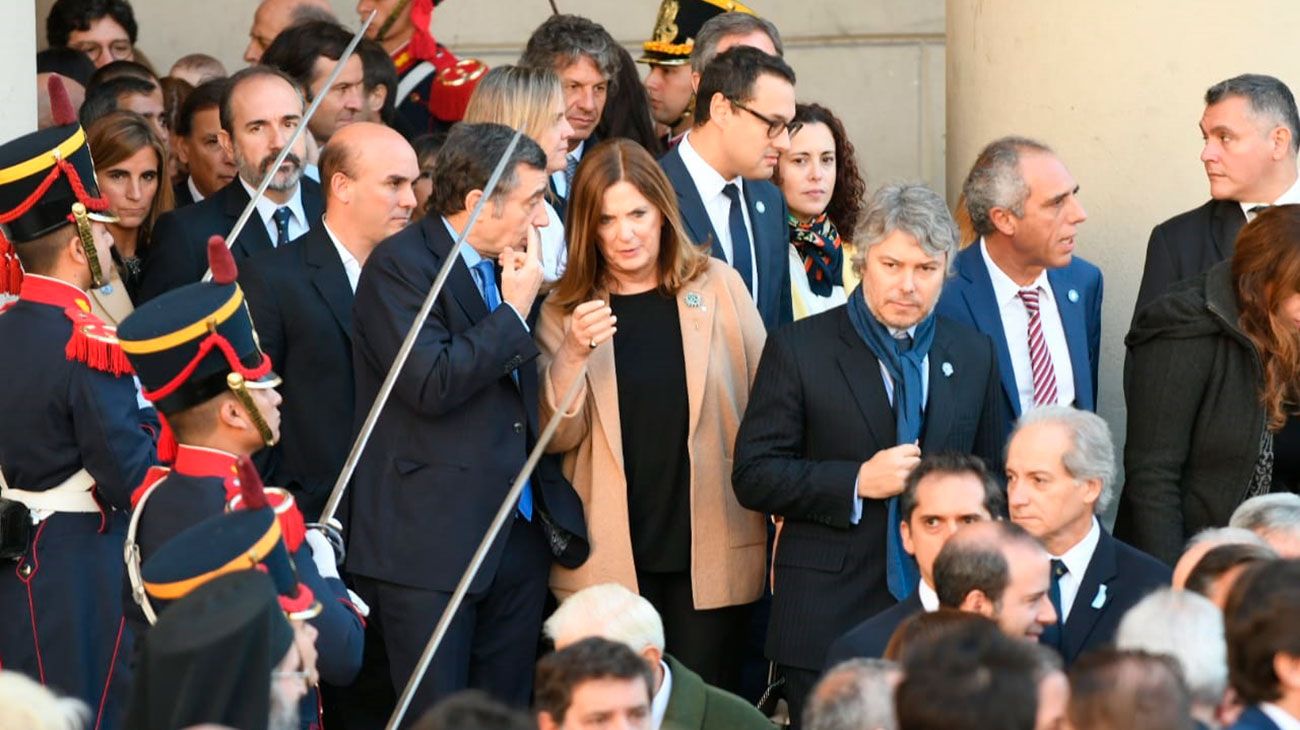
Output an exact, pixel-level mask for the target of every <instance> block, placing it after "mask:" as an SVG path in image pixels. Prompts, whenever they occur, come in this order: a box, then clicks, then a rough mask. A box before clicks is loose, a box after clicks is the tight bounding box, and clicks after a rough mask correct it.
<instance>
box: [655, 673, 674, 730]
mask: <svg viewBox="0 0 1300 730" xmlns="http://www.w3.org/2000/svg"><path fill="white" fill-rule="evenodd" d="M659 668H660V669H662V670H664V681H663V684H661V685H659V691H658V692H655V697H654V699H653V700H652V701H651V702H650V730H659V728H660V727H661V726H662V725H663V724H664V713H665V712H667V711H668V698H669V697H671V696H672V694H673V672H672V670H671V669H669V668H668V663H667V662H665V661H664V660H662V659H660V660H659Z"/></svg>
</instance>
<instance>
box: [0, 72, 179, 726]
mask: <svg viewBox="0 0 1300 730" xmlns="http://www.w3.org/2000/svg"><path fill="white" fill-rule="evenodd" d="M50 86H51V88H50V95H51V105H52V108H53V110H54V117H55V119H56V121H57V122H60V123H59V124H57V125H56V126H54V127H50V128H48V129H44V130H41V131H39V132H35V133H33V134H28V135H25V136H23V137H20V138H18V139H16V140H13V141H11V142H8V143H7V144H4V145H3V146H0V211H4V212H3V213H0V273H2V274H3V279H2V280H0V290H4V291H7V292H17V293H18V299H17V301H14V302H12V303H11V304H10V305H9V306H8V307H7V308H6V309H5V311H4V313H3V314H0V352H3V353H4V356H3V357H0V413H2V414H4V415H3V417H0V666H3V667H4V669H7V670H13V671H19V672H23V673H25V674H27V675H29V676H31V677H32V678H34V679H36V680H38V681H40V682H41V683H42V684H44V685H46V686H48V687H50V688H51V689H53V690H55V691H56V692H59V693H62V694H68V695H71V696H73V697H76V698H78V699H80V700H82V701H84V702H85V703H86V704H87V705H89V706H90V708H91V711H92V713H94V718H95V720H94V725H93V727H96V728H113V727H120V724H119V723H120V719H121V712H122V707H121V705H120V702H121V698H122V695H121V689H123V688H124V685H123V684H122V683H123V682H124V681H126V680H128V679H129V672H128V668H127V667H125V666H123V664H124V662H123V661H121V659H120V657H119V648H120V647H121V645H122V643H123V642H124V641H128V640H129V639H128V634H126V633H125V632H124V627H123V621H122V607H121V605H120V604H119V603H118V602H117V601H105V600H103V598H104V596H106V595H112V594H113V593H114V592H115V591H116V590H118V586H120V585H121V580H122V563H121V561H120V560H119V559H118V557H117V556H118V555H119V554H120V553H119V551H120V550H121V548H122V536H123V533H124V532H125V529H126V518H125V513H124V510H126V509H127V507H128V506H129V504H130V502H129V496H130V493H131V489H132V487H134V486H135V485H136V484H137V483H139V481H140V479H141V478H142V477H143V476H144V474H145V471H146V470H147V469H148V468H149V466H150V465H151V464H153V463H154V461H155V458H156V457H155V454H154V444H153V441H154V439H153V435H152V434H153V433H154V432H156V422H154V421H153V420H152V409H149V408H147V406H145V407H144V409H143V410H142V404H141V402H140V401H139V400H138V396H137V391H136V387H135V384H134V382H133V381H132V379H131V371H130V365H129V363H127V361H126V358H125V357H123V355H122V351H121V349H120V348H119V347H118V343H117V339H116V336H115V334H114V331H113V329H112V328H111V327H109V326H107V325H105V324H104V323H103V322H102V321H101V320H100V319H99V318H97V317H95V316H94V315H93V314H91V305H90V297H89V295H88V294H87V290H88V289H91V288H92V287H98V286H101V285H102V284H103V283H104V277H105V275H106V273H107V272H108V271H109V270H110V269H111V268H112V266H113V263H112V259H111V256H110V254H111V248H112V246H113V238H112V235H111V234H110V233H109V232H108V229H107V228H106V227H105V226H104V222H105V221H109V220H112V218H111V217H109V216H105V215H103V214H102V211H105V210H106V209H107V207H108V202H107V201H106V200H105V199H104V198H102V197H100V195H99V189H98V187H97V185H96V181H95V170H94V164H93V162H92V161H91V158H90V149H89V148H88V147H87V146H86V134H85V132H84V131H83V130H82V128H81V126H80V125H79V124H77V123H76V116H75V115H74V114H72V112H71V106H70V105H69V104H68V103H67V94H66V92H65V90H64V89H63V86H62V83H61V82H60V81H58V80H57V79H51V82H50Z"/></svg>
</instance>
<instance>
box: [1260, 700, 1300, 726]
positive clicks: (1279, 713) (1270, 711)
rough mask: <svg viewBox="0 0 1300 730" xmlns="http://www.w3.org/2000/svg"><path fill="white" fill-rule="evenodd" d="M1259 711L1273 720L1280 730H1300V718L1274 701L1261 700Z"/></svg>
mask: <svg viewBox="0 0 1300 730" xmlns="http://www.w3.org/2000/svg"><path fill="white" fill-rule="evenodd" d="M1259 711H1260V712H1262V713H1264V714H1265V715H1266V716H1267V717H1268V719H1270V720H1272V721H1273V724H1274V725H1277V726H1278V728H1279V729H1280V730H1300V718H1297V717H1295V716H1294V715H1292V714H1291V713H1289V712H1287V711H1286V710H1284V709H1282V708H1281V707H1279V706H1277V705H1275V704H1273V703H1272V702H1261V703H1260V704H1259Z"/></svg>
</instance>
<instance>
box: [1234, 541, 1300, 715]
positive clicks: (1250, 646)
mask: <svg viewBox="0 0 1300 730" xmlns="http://www.w3.org/2000/svg"><path fill="white" fill-rule="evenodd" d="M1297 605H1300V560H1294V559H1293V560H1274V561H1268V562H1264V563H1260V564H1257V565H1255V566H1253V567H1251V568H1247V569H1246V571H1245V572H1243V573H1242V575H1241V577H1240V578H1239V579H1238V582H1237V584H1236V586H1234V587H1233V591H1232V593H1231V594H1230V595H1229V597H1228V605H1227V606H1226V607H1225V608H1224V633H1225V634H1226V636H1227V640H1228V681H1229V682H1231V683H1232V688H1233V689H1234V690H1236V692H1237V697H1238V699H1240V700H1241V702H1242V703H1244V704H1246V705H1248V707H1247V708H1246V711H1245V712H1243V713H1242V714H1241V717H1239V718H1238V719H1237V722H1236V724H1235V725H1233V726H1232V730H1293V729H1294V728H1295V727H1297V726H1300V621H1296V618H1295V611H1296V606H1297Z"/></svg>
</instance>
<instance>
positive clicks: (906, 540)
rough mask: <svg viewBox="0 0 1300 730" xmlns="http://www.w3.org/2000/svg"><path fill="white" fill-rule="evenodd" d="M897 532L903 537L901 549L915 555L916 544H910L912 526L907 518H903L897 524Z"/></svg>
mask: <svg viewBox="0 0 1300 730" xmlns="http://www.w3.org/2000/svg"><path fill="white" fill-rule="evenodd" d="M898 533H899V535H900V536H901V537H902V538H903V550H905V551H906V552H907V554H908V555H913V556H915V555H916V546H915V545H913V544H912V526H911V525H910V524H908V522H907V520H903V521H902V522H900V523H899V525H898Z"/></svg>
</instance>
